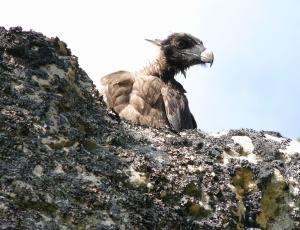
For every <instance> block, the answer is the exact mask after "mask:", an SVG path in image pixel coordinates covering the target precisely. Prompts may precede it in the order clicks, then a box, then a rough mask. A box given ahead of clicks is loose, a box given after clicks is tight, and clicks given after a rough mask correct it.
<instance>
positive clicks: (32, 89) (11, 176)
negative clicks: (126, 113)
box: [0, 27, 300, 229]
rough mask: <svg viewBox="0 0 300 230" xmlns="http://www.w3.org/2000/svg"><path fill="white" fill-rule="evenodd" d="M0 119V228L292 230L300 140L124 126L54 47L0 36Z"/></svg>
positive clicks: (26, 37) (29, 37)
mask: <svg viewBox="0 0 300 230" xmlns="http://www.w3.org/2000/svg"><path fill="white" fill-rule="evenodd" d="M95 45H96V44H95ZM0 110H1V111H0V144H1V147H0V186H1V187H0V229H300V194H299V193H300V192H299V191H300V185H299V182H300V174H299V172H300V164H299V163H298V162H299V158H300V146H299V143H298V142H295V141H292V140H290V139H288V138H284V137H282V136H281V135H280V134H279V133H276V132H270V131H269V132H264V131H260V132H258V131H254V130H251V129H240V130H229V131H228V132H222V133H218V134H214V135H210V134H207V133H205V132H203V131H201V130H185V131H183V132H181V133H174V132H173V131H171V130H169V129H167V128H161V129H154V128H149V127H145V126H143V127H142V126H138V125H133V124H130V123H127V122H125V121H120V119H119V118H118V117H117V116H115V115H114V114H113V113H111V112H110V111H107V109H106V108H105V105H104V103H103V101H102V98H101V97H100V96H99V93H98V91H97V90H96V89H95V86H94V85H93V82H92V81H91V80H90V78H89V77H88V76H87V74H86V73H85V72H84V71H83V70H82V69H81V68H80V67H79V64H78V62H77V57H75V56H74V55H72V54H71V51H70V49H69V48H68V47H67V45H66V43H64V42H63V41H60V40H59V39H58V38H51V39H49V38H47V37H45V36H43V35H42V34H40V33H36V32H34V31H22V29H21V28H20V27H17V28H12V29H10V30H6V29H5V28H3V27H1V28H0Z"/></svg>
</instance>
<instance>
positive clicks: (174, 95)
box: [162, 85, 197, 132]
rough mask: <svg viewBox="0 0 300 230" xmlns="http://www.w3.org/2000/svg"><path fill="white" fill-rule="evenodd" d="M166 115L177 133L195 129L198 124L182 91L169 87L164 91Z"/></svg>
mask: <svg viewBox="0 0 300 230" xmlns="http://www.w3.org/2000/svg"><path fill="white" fill-rule="evenodd" d="M162 95H163V101H164V105H165V110H166V115H167V118H168V121H169V123H170V126H171V128H173V129H174V130H176V131H178V132H179V131H180V130H182V129H195V128H197V123H196V121H195V119H194V116H193V115H192V113H191V112H190V109H189V105H188V100H187V98H186V96H185V94H184V92H183V91H182V90H179V89H176V88H174V87H171V86H170V85H168V86H167V87H165V88H164V89H162Z"/></svg>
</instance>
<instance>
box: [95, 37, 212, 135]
mask: <svg viewBox="0 0 300 230" xmlns="http://www.w3.org/2000/svg"><path fill="white" fill-rule="evenodd" d="M147 41H150V42H152V43H154V44H155V45H158V46H159V47H160V54H159V56H158V58H157V59H156V60H155V61H154V62H153V63H152V64H150V65H149V66H147V67H145V68H143V69H142V70H140V71H137V72H135V73H131V72H127V71H119V72H115V73H112V74H109V75H106V76H104V77H103V78H102V79H101V85H102V94H103V96H104V100H105V102H106V104H107V106H108V107H109V108H110V109H112V110H113V111H115V112H116V113H117V114H119V116H120V117H121V118H124V119H126V120H129V121H132V122H134V123H138V124H145V125H149V126H153V127H162V126H165V125H168V126H170V127H171V128H172V129H174V130H176V131H180V130H182V129H193V128H197V124H196V121H195V119H194V117H193V115H192V114H191V112H190V109H189V106H188V101H187V98H186V96H185V93H186V91H185V90H184V88H183V87H182V85H181V84H180V83H179V82H177V81H176V80H175V78H174V76H175V75H176V74H177V73H179V72H181V73H183V74H184V75H185V71H186V70H187V69H188V68H189V67H190V66H192V65H196V64H205V63H210V64H212V63H213V59H214V57H213V53H212V52H211V51H209V50H208V49H206V48H205V47H204V46H203V43H202V41H200V40H199V39H198V38H195V37H193V36H192V35H189V34H186V33H174V34H171V35H170V36H169V37H168V38H167V39H165V40H163V41H161V40H157V39H156V40H147Z"/></svg>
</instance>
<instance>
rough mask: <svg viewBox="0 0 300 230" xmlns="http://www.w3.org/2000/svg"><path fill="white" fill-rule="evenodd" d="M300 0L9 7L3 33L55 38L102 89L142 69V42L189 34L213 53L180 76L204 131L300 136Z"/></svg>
mask: <svg viewBox="0 0 300 230" xmlns="http://www.w3.org/2000/svg"><path fill="white" fill-rule="evenodd" d="M299 12H300V1H297V0H285V1H283V0H282V1H280V0H243V1H241V0H185V1H183V0H182V1H179V0H165V1H162V0H160V1H159V0H150V1H148V0H147V1H146V0H128V1H124V0H113V1H112V0H107V1H96V0H94V1H93V0H89V1H88V0H86V1H79V0H77V1H74V0H73V1H67V0H60V1H59V0H52V1H41V0H26V1H24V0H19V1H16V0H9V1H3V2H2V3H1V14H0V26H4V27H6V28H7V29H8V28H9V27H11V26H22V27H23V29H24V30H29V29H33V30H35V31H38V32H42V33H43V34H45V35H46V36H48V37H55V36H58V37H59V38H60V39H61V40H63V41H65V42H66V43H67V44H68V47H69V48H71V50H72V53H73V54H74V55H76V56H78V58H79V64H80V66H81V67H82V68H83V69H84V70H85V71H86V72H87V73H88V75H89V76H90V78H91V79H92V80H93V81H94V83H95V84H96V85H97V84H98V82H99V79H100V78H101V77H102V76H103V75H106V74H108V73H111V72H114V71H118V70H131V71H134V70H138V69H140V68H142V67H143V66H145V65H146V64H147V63H149V61H151V60H152V59H153V58H154V57H155V55H156V54H157V51H158V50H157V48H156V47H154V46H153V45H152V44H150V43H148V42H146V41H145V40H144V39H145V38H150V39H154V38H160V39H163V38H165V37H166V36H167V35H169V34H170V33H172V32H187V33H191V34H193V35H194V36H196V37H198V38H200V39H201V40H203V41H204V45H205V46H206V47H208V48H210V49H211V50H212V51H213V52H214V54H215V62H214V65H213V66H212V68H203V67H200V66H196V67H192V68H191V69H190V70H188V72H187V79H184V78H183V76H180V75H178V76H177V77H176V78H177V79H178V80H179V81H180V82H181V83H182V84H183V86H184V87H185V89H186V91H187V92H188V93H187V96H188V98H189V102H190V108H191V111H192V112H193V114H194V116H195V118H196V120H197V123H198V127H199V128H200V129H202V130H204V131H209V132H212V131H213V132H216V131H221V130H227V129H237V128H253V129H256V130H273V131H279V132H280V133H281V134H282V135H284V136H287V137H292V138H294V137H297V136H300V90H299V88H300V74H299V73H300V71H299V67H300V29H299V28H300V14H299Z"/></svg>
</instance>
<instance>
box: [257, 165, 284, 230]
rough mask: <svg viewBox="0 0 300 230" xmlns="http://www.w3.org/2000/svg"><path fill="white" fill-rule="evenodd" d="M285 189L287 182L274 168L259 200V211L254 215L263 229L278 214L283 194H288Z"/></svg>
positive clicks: (282, 201)
mask: <svg viewBox="0 0 300 230" xmlns="http://www.w3.org/2000/svg"><path fill="white" fill-rule="evenodd" d="M286 189H287V184H286V182H285V180H284V178H283V176H282V175H281V174H280V172H279V171H278V170H277V169H275V170H274V175H273V176H272V178H271V181H270V182H268V183H267V184H266V186H265V188H264V189H263V192H262V198H261V201H260V205H261V212H260V214H259V215H258V216H257V217H256V222H257V223H259V224H260V226H261V227H262V228H263V229H266V228H267V226H268V224H269V223H270V222H271V221H274V220H275V219H276V218H277V217H278V216H279V215H280V210H279V208H280V207H281V203H284V199H285V196H287V195H288V194H287V190H286Z"/></svg>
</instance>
